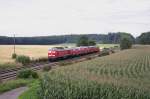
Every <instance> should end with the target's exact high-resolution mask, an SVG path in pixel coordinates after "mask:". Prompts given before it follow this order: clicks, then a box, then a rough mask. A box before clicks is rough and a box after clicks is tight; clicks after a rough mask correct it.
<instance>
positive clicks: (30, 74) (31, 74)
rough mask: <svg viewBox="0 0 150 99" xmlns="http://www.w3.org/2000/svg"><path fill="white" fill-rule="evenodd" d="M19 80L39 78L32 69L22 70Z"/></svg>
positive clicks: (18, 75)
mask: <svg viewBox="0 0 150 99" xmlns="http://www.w3.org/2000/svg"><path fill="white" fill-rule="evenodd" d="M17 77H18V78H31V77H32V78H38V77H39V76H38V74H37V72H35V71H32V70H31V69H23V70H20V71H19V72H18V74H17Z"/></svg>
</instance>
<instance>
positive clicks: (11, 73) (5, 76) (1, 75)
mask: <svg viewBox="0 0 150 99" xmlns="http://www.w3.org/2000/svg"><path fill="white" fill-rule="evenodd" d="M97 56H98V53H94V54H88V55H84V56H80V57H75V58H71V59H66V60H61V61H58V62H45V63H34V64H29V66H27V67H18V68H13V69H7V70H1V71H0V82H1V81H7V80H10V79H15V78H16V76H17V73H18V72H19V71H20V70H23V69H25V68H30V69H31V70H33V71H38V70H41V69H42V68H43V67H44V66H51V67H52V68H53V67H55V66H59V64H60V63H61V62H74V63H76V62H81V61H85V60H88V58H95V57H97Z"/></svg>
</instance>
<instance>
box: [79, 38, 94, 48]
mask: <svg viewBox="0 0 150 99" xmlns="http://www.w3.org/2000/svg"><path fill="white" fill-rule="evenodd" d="M94 45H96V42H95V41H94V40H89V39H88V37H86V36H81V37H80V38H79V40H78V42H77V46H94Z"/></svg>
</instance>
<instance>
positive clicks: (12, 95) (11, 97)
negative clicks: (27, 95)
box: [0, 87, 28, 99]
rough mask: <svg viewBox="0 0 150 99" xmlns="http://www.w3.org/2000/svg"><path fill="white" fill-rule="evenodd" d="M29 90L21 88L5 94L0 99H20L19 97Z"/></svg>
mask: <svg viewBox="0 0 150 99" xmlns="http://www.w3.org/2000/svg"><path fill="white" fill-rule="evenodd" d="M27 89H28V88H27V87H21V88H17V89H14V90H12V91H8V92H5V93H3V94H1V95H0V99H18V96H19V95H20V94H21V93H23V92H24V91H25V90H27Z"/></svg>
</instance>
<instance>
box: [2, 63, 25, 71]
mask: <svg viewBox="0 0 150 99" xmlns="http://www.w3.org/2000/svg"><path fill="white" fill-rule="evenodd" d="M20 66H22V65H21V64H16V63H3V64H0V69H2V70H5V69H8V68H9V69H11V68H16V67H20Z"/></svg>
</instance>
